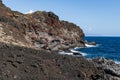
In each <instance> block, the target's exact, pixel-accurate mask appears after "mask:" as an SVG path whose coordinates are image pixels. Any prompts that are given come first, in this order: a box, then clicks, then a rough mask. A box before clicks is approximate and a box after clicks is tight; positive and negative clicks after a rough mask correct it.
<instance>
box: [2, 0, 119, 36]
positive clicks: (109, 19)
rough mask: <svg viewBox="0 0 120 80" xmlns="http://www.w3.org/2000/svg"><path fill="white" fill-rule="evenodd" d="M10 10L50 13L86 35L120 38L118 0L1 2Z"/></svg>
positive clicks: (21, 0) (23, 0)
mask: <svg viewBox="0 0 120 80" xmlns="http://www.w3.org/2000/svg"><path fill="white" fill-rule="evenodd" d="M3 2H4V4H6V5H7V6H8V7H10V8H11V9H12V10H17V11H20V12H22V13H26V12H28V11H30V10H32V11H36V10H40V11H41V10H42V11H52V12H54V13H55V14H57V15H58V16H59V18H60V20H67V21H69V22H73V23H75V24H77V25H78V26H80V27H81V28H82V29H83V31H84V32H85V34H86V35H98V36H103V35H104V36H106V35H107V36H120V0H34V1H32V0H31V1H30V0H3Z"/></svg>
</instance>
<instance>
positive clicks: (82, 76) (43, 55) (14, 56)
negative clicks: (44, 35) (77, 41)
mask: <svg viewBox="0 0 120 80" xmlns="http://www.w3.org/2000/svg"><path fill="white" fill-rule="evenodd" d="M98 79H100V80H104V72H103V71H102V70H98V69H97V68H96V67H95V65H94V64H93V63H92V62H88V61H87V60H86V59H85V58H83V57H72V56H67V55H59V54H57V53H56V52H47V51H43V50H35V49H30V48H25V47H18V46H13V45H7V44H3V43H0V80H98Z"/></svg>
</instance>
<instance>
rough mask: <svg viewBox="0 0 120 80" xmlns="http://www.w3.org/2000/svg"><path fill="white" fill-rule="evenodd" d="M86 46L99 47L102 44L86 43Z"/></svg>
mask: <svg viewBox="0 0 120 80" xmlns="http://www.w3.org/2000/svg"><path fill="white" fill-rule="evenodd" d="M85 46H86V47H87V48H90V47H98V46H100V44H96V45H90V44H85Z"/></svg>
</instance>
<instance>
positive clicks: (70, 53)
mask: <svg viewBox="0 0 120 80" xmlns="http://www.w3.org/2000/svg"><path fill="white" fill-rule="evenodd" d="M58 53H59V54H61V55H66V54H67V55H73V53H72V52H65V51H60V52H58Z"/></svg>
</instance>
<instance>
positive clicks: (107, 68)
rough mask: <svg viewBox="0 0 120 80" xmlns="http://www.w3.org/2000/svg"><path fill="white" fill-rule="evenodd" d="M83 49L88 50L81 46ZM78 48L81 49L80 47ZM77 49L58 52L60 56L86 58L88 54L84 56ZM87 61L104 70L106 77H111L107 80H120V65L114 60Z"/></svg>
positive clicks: (102, 58)
mask: <svg viewBox="0 0 120 80" xmlns="http://www.w3.org/2000/svg"><path fill="white" fill-rule="evenodd" d="M96 45H97V44H96ZM96 45H95V46H96ZM95 46H88V47H95ZM81 47H82V48H86V47H85V46H81ZM77 48H80V46H79V47H77ZM75 49H76V47H74V48H69V49H66V50H62V53H60V52H58V54H60V55H69V56H72V57H83V58H85V57H84V56H85V55H86V54H82V53H81V52H79V51H76V50H75ZM85 59H86V60H88V62H93V63H94V65H95V66H96V67H97V68H98V69H100V70H104V72H105V74H106V76H109V77H108V79H107V80H111V79H116V80H119V79H120V63H116V62H115V61H113V60H108V59H105V58H104V57H98V58H95V59H92V58H85Z"/></svg>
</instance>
